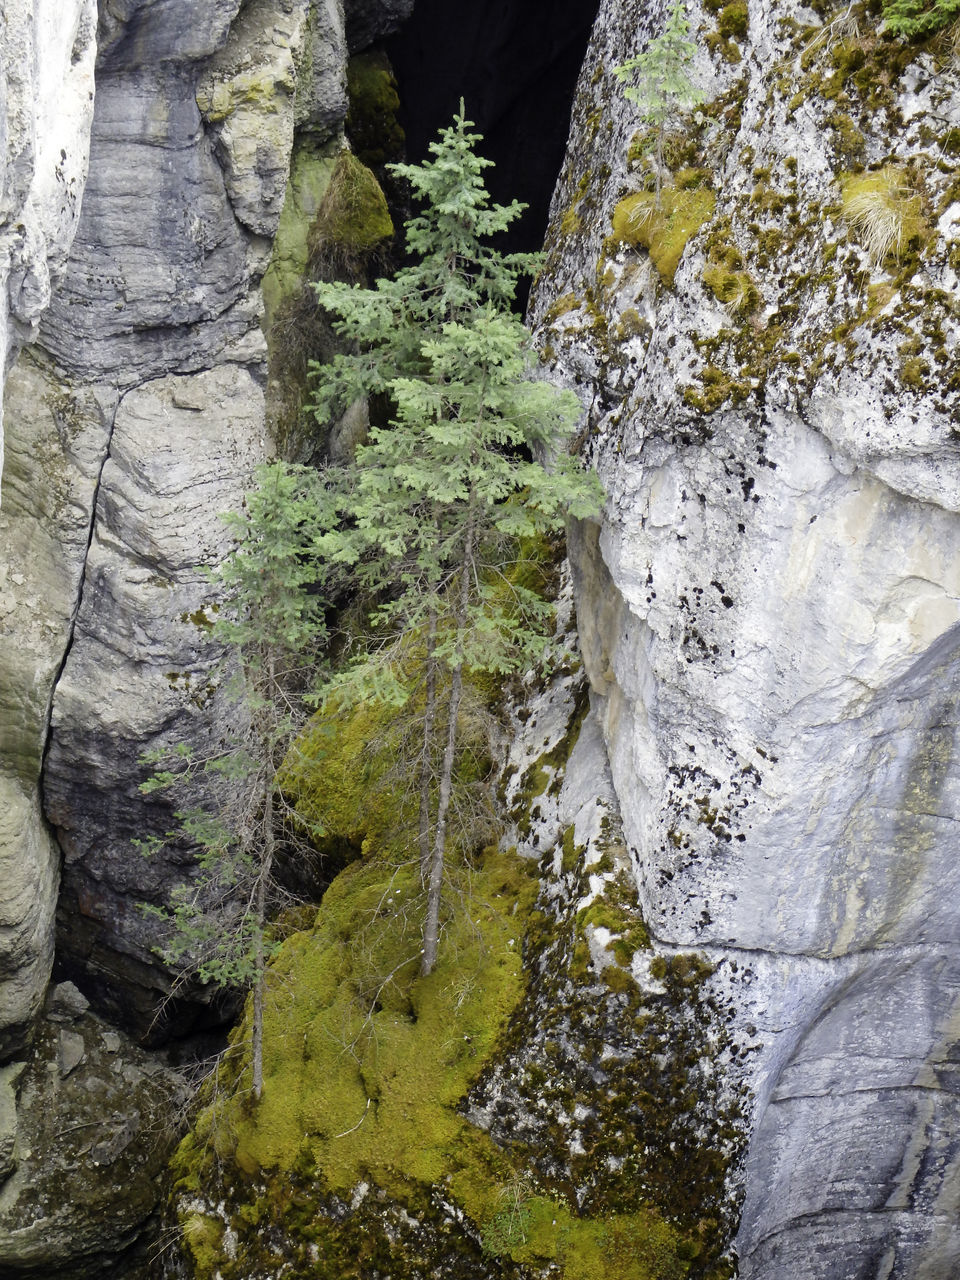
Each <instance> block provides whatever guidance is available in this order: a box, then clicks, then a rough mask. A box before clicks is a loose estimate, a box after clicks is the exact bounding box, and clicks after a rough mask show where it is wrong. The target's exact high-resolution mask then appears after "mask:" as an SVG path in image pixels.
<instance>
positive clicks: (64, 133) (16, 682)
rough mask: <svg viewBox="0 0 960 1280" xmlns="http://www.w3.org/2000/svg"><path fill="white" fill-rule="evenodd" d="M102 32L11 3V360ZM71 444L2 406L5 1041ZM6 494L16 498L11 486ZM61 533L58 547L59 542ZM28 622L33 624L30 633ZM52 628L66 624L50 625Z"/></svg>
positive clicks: (33, 927)
mask: <svg viewBox="0 0 960 1280" xmlns="http://www.w3.org/2000/svg"><path fill="white" fill-rule="evenodd" d="M95 36H96V7H95V5H94V3H93V0H75V2H70V3H63V4H61V3H59V2H58V0H50V2H48V3H42V2H40V0H37V2H36V3H33V4H28V3H18V4H10V5H8V6H7V7H6V9H5V10H4V36H3V38H4V57H3V74H2V77H0V89H2V99H0V151H2V154H3V162H4V183H3V197H2V202H0V286H2V287H0V348H2V354H3V361H4V365H3V367H4V369H5V368H6V367H7V366H8V365H9V363H10V362H11V361H12V359H13V358H15V356H16V353H17V351H18V349H19V348H20V346H21V345H22V344H23V343H24V342H25V341H27V340H29V339H30V338H31V337H33V336H35V332H36V327H37V324H38V322H39V320H40V316H41V314H42V313H43V310H44V308H45V307H46V306H47V305H48V304H49V302H50V297H51V281H52V280H55V279H56V278H57V276H58V274H59V273H60V272H61V271H62V269H63V265H64V262H65V259H66V256H67V253H68V250H69V248H70V244H71V241H72V238H73V235H74V232H75V230H76V223H77V218H78V215H79V211H80V202H81V198H82V195H83V189H84V184H85V182H86V177H87V155H88V151H89V141H90V125H91V120H92V117H93V101H94V82H93V61H94V56H95V52H96V39H95ZM14 412H15V411H14ZM64 448H66V449H69V450H71V451H72V449H73V441H70V442H69V443H67V442H66V441H65V440H64V442H63V444H60V443H58V441H57V439H56V433H55V431H54V433H53V438H52V439H51V438H50V437H49V436H47V437H45V438H44V439H43V440H42V441H40V440H37V441H36V444H35V447H26V448H23V447H20V446H18V445H17V443H16V442H14V444H13V446H12V447H10V448H9V449H8V454H7V458H6V461H4V439H3V427H2V418H0V468H2V470H3V473H4V481H3V487H4V489H5V490H7V491H8V492H11V493H14V494H16V493H19V494H20V495H21V497H22V498H23V499H24V500H25V502H26V508H27V510H29V511H30V512H31V515H30V517H29V519H30V520H31V522H32V523H31V527H30V529H29V531H28V532H27V534H26V537H25V538H21V537H19V536H18V535H17V533H16V532H15V531H14V530H13V529H12V528H11V525H10V522H9V517H8V511H9V508H10V504H7V508H6V510H5V511H4V513H3V515H2V516H0V537H2V539H3V552H4V554H3V563H2V565H0V634H2V635H3V637H4V640H3V646H2V649H0V757H2V764H0V870H2V876H0V878H2V880H3V883H4V886H5V889H4V900H3V904H2V906H0V926H2V940H0V975H2V976H0V989H2V992H3V995H2V1005H3V1013H2V1015H0V1054H2V1053H3V1051H4V1050H5V1049H8V1048H9V1047H11V1045H15V1044H16V1043H18V1042H19V1038H20V1037H21V1036H22V1033H23V1030H24V1028H25V1027H26V1026H27V1025H29V1021H30V1019H31V1018H32V1016H33V1015H34V1014H35V1013H36V1010H37V1007H38V1003H39V1000H40V999H41V997H42V994H43V989H44V986H45V984H46V980H47V976H48V974H49V970H50V962H51V959H52V953H53V928H52V925H53V910H54V905H55V895H56V867H57V854H56V850H55V848H54V847H53V845H52V843H51V841H50V839H49V837H48V836H47V834H46V832H45V830H44V828H43V824H42V821H41V819H40V816H39V804H38V799H37V794H36V780H37V777H38V773H39V767H40V756H41V753H42V750H43V744H44V738H45V728H44V721H45V717H46V712H47V705H48V702H49V697H50V692H51V677H52V674H53V671H54V670H55V667H56V661H57V659H54V661H53V664H52V666H51V664H50V663H49V662H47V661H46V660H45V658H44V656H43V655H44V653H45V651H46V650H48V649H51V648H56V646H57V644H58V643H59V646H60V652H61V653H62V646H63V643H64V640H65V635H66V631H67V625H66V622H65V618H64V616H63V614H64V606H65V604H66V603H67V601H68V600H69V598H70V597H71V596H72V594H73V590H74V585H73V582H72V579H74V578H75V576H76V573H77V572H78V571H79V567H80V565H81V564H82V552H81V558H80V561H79V562H78V561H77V553H78V550H79V546H78V544H81V543H85V540H86V524H87V516H86V514H85V512H84V510H83V507H84V503H85V501H89V482H90V480H91V478H92V474H93V470H95V468H93V463H92V459H91V458H90V457H89V456H87V453H86V450H85V448H84V446H83V445H82V444H81V445H80V447H79V449H78V451H77V455H76V458H77V467H76V471H75V478H76V488H75V490H74V485H73V484H72V483H71V482H70V481H68V480H66V478H65V477H63V476H62V474H56V475H53V476H51V477H49V478H48V477H47V476H46V475H45V474H43V457H44V456H46V457H47V459H48V460H52V458H53V457H54V456H56V455H58V454H59V453H61V452H62V450H63V449H64ZM80 455H84V456H83V457H82V458H81V457H80ZM85 489H86V490H87V497H86V499H85V498H84V496H83V494H84V490H85ZM11 501H12V503H13V504H14V505H15V503H16V499H15V498H14V499H12V500H11ZM38 508H39V509H38ZM61 515H62V516H63V519H62V521H61V519H60V517H61ZM61 525H62V528H61ZM61 532H62V538H63V543H62V549H60V546H59V545H58V544H59V540H60V536H61ZM38 544H39V545H38ZM41 548H42V549H41ZM51 550H52V554H53V556H54V558H55V560H56V569H55V571H54V572H52V573H51V574H50V575H46V576H45V575H43V574H41V575H40V578H39V580H35V581H31V582H28V581H27V574H28V572H29V565H28V564H27V563H25V562H24V560H25V559H26V560H27V561H29V560H30V559H31V558H32V557H33V555H34V554H39V555H40V556H41V557H43V556H45V555H48V554H50V553H51ZM31 576H32V575H31ZM48 609H49V612H48ZM67 612H69V609H68V610H67ZM21 627H25V629H26V635H23V637H22V638H21V630H20V629H21ZM55 633H59V635H58V637H56V638H55ZM38 655H39V660H38ZM38 668H39V671H40V672H41V674H39V678H37V674H38ZM10 1026H12V1027H14V1028H15V1029H16V1030H15V1031H14V1033H13V1037H12V1039H11V1040H9V1041H6V1040H5V1028H7V1027H10Z"/></svg>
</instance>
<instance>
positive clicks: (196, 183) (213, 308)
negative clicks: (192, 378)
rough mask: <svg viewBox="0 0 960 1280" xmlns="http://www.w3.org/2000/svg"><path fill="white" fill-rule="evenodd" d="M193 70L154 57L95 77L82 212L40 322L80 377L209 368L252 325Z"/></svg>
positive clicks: (240, 254)
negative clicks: (94, 105) (68, 256)
mask: <svg viewBox="0 0 960 1280" xmlns="http://www.w3.org/2000/svg"><path fill="white" fill-rule="evenodd" d="M197 75H198V73H197V72H196V71H195V72H193V74H191V72H190V65H189V64H188V66H187V67H186V68H183V67H181V66H179V65H177V64H175V63H163V64H161V65H159V66H156V65H153V64H152V63H149V62H148V63H147V64H146V65H145V66H142V67H140V66H137V67H136V68H134V69H130V70H126V69H125V70H123V71H122V72H121V71H117V72H115V73H113V74H104V75H102V76H101V78H100V80H99V82H98V86H97V113H96V120H95V122H94V130H93V138H92V141H91V159H90V177H89V179H88V183H87V190H86V193H85V194H86V198H85V200H84V205H83V213H82V216H81V219H80V225H79V227H78V230H77V235H76V237H75V240H74V245H73V252H72V255H71V262H70V267H69V270H68V272H67V275H66V278H65V280H64V283H63V286H62V287H61V289H60V290H58V293H57V296H56V298H55V299H54V301H53V304H52V305H51V307H50V309H49V310H48V312H47V313H46V316H45V318H44V321H43V325H42V341H43V345H44V347H45V348H46V349H47V350H48V351H49V352H50V353H51V355H52V356H53V357H54V359H55V360H56V362H57V364H58V365H60V366H61V367H62V368H64V369H66V370H68V371H69V372H71V373H73V374H75V375H76V376H78V377H87V378H93V379H96V380H98V381H99V380H110V381H113V382H115V383H117V384H119V385H121V386H130V385H132V384H135V383H136V382H139V381H142V380H143V379H145V378H149V377H153V376H156V375H157V374H159V373H162V372H166V371H167V370H170V369H177V368H181V367H184V368H187V369H197V368H202V367H204V366H205V365H209V364H210V363H212V362H213V360H214V359H215V357H216V355H217V353H218V352H219V351H221V350H222V348H223V347H224V345H225V344H226V343H227V342H228V341H230V340H231V339H235V338H237V337H239V336H240V335H242V334H243V333H245V332H246V331H247V330H248V329H249V328H250V327H251V325H252V324H254V323H255V322H256V305H255V303H254V302H253V301H252V300H251V299H250V298H249V292H250V279H249V275H248V271H247V255H246V242H245V238H244V236H243V234H242V232H241V230H240V228H239V226H238V225H237V222H236V219H235V218H234V216H233V213H232V211H231V208H230V203H229V201H228V199H227V195H226V191H225V188H224V178H223V173H222V172H221V169H220V166H219V165H218V164H217V161H216V158H215V156H214V155H213V150H212V145H211V141H210V139H209V138H208V137H207V135H206V133H205V132H204V129H203V126H202V121H201V117H200V111H199V109H198V107H197V103H196V98H195V85H196V79H197Z"/></svg>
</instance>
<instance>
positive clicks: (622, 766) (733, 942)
mask: <svg viewBox="0 0 960 1280" xmlns="http://www.w3.org/2000/svg"><path fill="white" fill-rule="evenodd" d="M729 8H730V13H729V14H728V12H727V10H724V11H723V14H722V15H721V16H720V18H719V19H718V18H717V17H716V15H715V14H714V13H713V11H712V10H710V11H706V12H705V11H702V10H700V9H694V11H693V14H692V24H693V27H694V29H695V30H696V31H697V33H698V34H697V45H698V53H697V57H696V61H695V65H694V68H693V73H694V75H695V78H696V79H697V80H698V82H699V84H700V85H701V86H702V87H703V89H704V93H705V102H704V105H703V106H702V107H701V108H700V109H699V111H698V112H697V113H696V114H695V115H688V116H687V117H686V118H685V119H683V120H682V121H681V122H679V123H678V125H677V128H676V130H675V132H674V133H673V134H672V136H671V137H670V138H669V139H668V146H667V149H666V151H667V156H668V160H670V162H671V165H672V172H670V173H667V174H664V175H662V183H663V196H662V205H661V208H660V209H658V208H657V205H656V197H655V196H654V195H653V193H652V190H651V192H650V194H648V195H645V194H643V192H644V185H645V184H644V178H643V174H642V172H641V168H642V165H643V163H644V162H643V159H642V156H643V154H644V148H643V145H642V143H643V134H642V130H643V122H642V121H641V120H639V119H638V117H637V115H636V113H635V111H634V109H633V108H632V107H631V105H630V104H629V103H627V102H626V101H625V100H624V98H623V96H622V92H621V90H620V89H619V88H618V86H617V85H616V84H615V83H613V82H612V80H611V78H610V76H609V68H610V67H611V66H613V65H616V64H617V63H618V62H622V61H623V60H624V59H625V58H626V57H628V56H630V55H631V54H633V53H636V52H638V51H639V50H640V49H641V48H642V46H643V41H644V37H645V33H650V32H651V31H652V30H654V29H655V17H656V15H655V14H654V13H653V11H652V9H651V10H649V11H648V10H647V9H646V7H645V6H644V5H642V4H637V3H633V4H627V5H623V4H619V3H617V4H613V3H609V4H605V5H603V6H602V9H601V15H600V18H599V20H598V24H597V28H596V31H595V42H594V46H593V49H592V52H591V54H590V55H589V56H588V59H587V64H586V66H585V69H584V72H583V78H582V81H581V93H580V97H579V99H578V104H577V107H576V109H575V117H574V128H573V134H572V138H571V145H570V150H569V153H568V161H567V168H566V171H565V174H564V177H563V179H562V181H561V185H560V188H559V190H558V193H557V197H556V200H555V205H554V221H553V231H552V240H551V244H550V260H549V262H548V268H547V271H546V272H545V277H544V278H545V280H546V281H547V285H546V287H541V289H540V292H539V295H538V298H537V300H536V306H535V315H536V319H537V321H538V323H539V328H540V333H541V337H542V341H543V343H544V354H545V359H546V360H547V362H548V364H549V365H550V366H551V367H552V368H553V371H554V372H553V375H552V376H554V377H556V378H558V379H560V380H562V381H564V382H567V383H569V384H571V385H577V386H579V387H580V389H581V390H582V392H583V393H584V398H585V400H586V402H587V403H588V406H589V418H588V432H587V434H586V435H585V437H584V438H585V439H589V441H590V445H589V451H590V453H591V454H592V455H593V456H594V457H595V459H596V461H597V464H598V466H599V469H600V472H601V475H602V477H603V479H604V481H605V484H606V488H607V492H608V504H607V510H606V515H605V518H604V521H603V524H602V528H601V529H600V530H599V536H598V533H597V530H596V529H583V530H580V531H578V533H577V536H576V538H575V539H574V540H573V545H572V555H573V559H574V564H575V569H576V574H577V585H578V602H577V609H578V620H579V625H580V630H581V638H582V642H583V646H584V653H585V660H586V662H587V666H588V670H589V673H590V678H591V684H592V688H593V690H594V695H595V698H597V699H599V706H600V707H601V713H600V714H601V721H602V724H603V732H604V737H605V741H606V744H607V749H608V752H609V758H610V763H611V769H612V775H613V780H614V787H615V791H616V795H617V799H618V801H619V805H620V810H621V813H622V819H623V824H624V831H625V834H626V838H627V840H628V843H629V845H630V848H631V851H632V854H633V861H634V867H635V872H636V877H637V883H638V885H639V889H640V898H641V904H642V907H643V912H644V917H645V920H646V921H647V923H648V925H649V928H650V930H651V933H652V935H653V936H654V938H655V939H656V940H658V942H659V943H660V944H662V945H666V946H672V947H688V948H696V949H699V950H701V951H703V952H704V953H705V954H706V955H707V956H709V957H710V959H711V960H712V961H714V962H716V961H717V960H718V959H720V958H723V959H725V960H727V961H734V962H736V964H737V965H738V967H739V969H740V971H741V974H743V973H746V974H747V975H748V977H749V981H748V982H747V983H746V984H745V986H744V987H743V988H742V989H741V990H740V991H739V992H738V994H737V996H736V1003H737V1005H738V1006H739V1012H738V1017H737V1023H736V1031H735V1034H736V1036H737V1038H738V1039H739V1040H740V1041H741V1042H742V1043H746V1044H749V1045H750V1046H751V1047H752V1048H753V1049H755V1053H754V1055H753V1067H752V1082H751V1083H752V1087H753V1090H754V1093H755V1103H754V1106H755V1111H754V1120H753V1127H754V1131H753V1137H752V1142H751V1146H750V1150H749V1155H748V1157H747V1161H746V1168H745V1173H746V1199H745V1205H744V1210H743V1218H742V1224H741V1228H740V1233H739V1237H738V1249H739V1253H740V1257H741V1275H743V1276H745V1277H752V1278H755V1280H782V1278H783V1277H785V1276H790V1277H792V1278H793V1277H796V1278H797V1280H814V1278H815V1280H841V1278H842V1280H856V1278H859V1277H862V1278H863V1280H867V1277H870V1278H871V1280H872V1278H873V1277H877V1276H882V1277H884V1278H888V1277H917V1278H919V1277H933V1276H945V1275H949V1274H954V1272H955V1271H956V1270H957V1267H958V1265H960V1232H958V1228H957V1218H956V1212H955V1206H956V1198H957V1187H958V1185H960V1183H958V1179H960V1142H958V1138H957V1134H958V1132H960V1129H958V1124H957V1121H958V1113H957V1101H956V1098H957V1092H956V1090H957V1086H956V1066H955V1063H956V1060H957V1054H958V1043H960V1032H958V1024H957V1011H958V995H960V987H958V978H960V945H958V944H960V918H958V913H957V908H956V905H955V904H956V902H957V888H958V886H957V877H958V872H957V861H956V856H955V853H956V832H957V821H958V816H960V761H958V756H957V752H956V747H955V735H956V726H955V720H956V715H955V710H954V709H955V706H956V702H957V698H958V693H960V558H958V555H957V547H958V534H960V521H958V513H960V501H958V499H960V493H958V476H960V469H958V462H960V447H958V446H960V438H958V435H957V431H956V426H955V423H956V421H957V408H958V392H957V387H958V381H960V379H958V373H957V370H958V362H957V349H956V302H955V291H956V287H957V274H956V270H955V262H956V252H957V250H956V244H955V239H954V236H955V228H956V225H957V220H958V219H960V204H958V203H957V195H956V185H955V183H956V167H955V165H954V163H953V160H952V158H951V156H952V153H950V154H949V155H945V154H944V153H943V150H942V148H941V146H940V137H941V135H942V133H943V131H944V130H945V129H947V128H950V127H954V126H955V125H956V123H957V121H958V119H960V84H958V80H957V75H956V70H955V68H954V67H953V66H952V64H950V63H949V62H940V61H938V60H937V58H936V55H935V53H934V52H931V51H927V52H922V53H921V52H917V51H915V50H914V51H911V50H909V49H905V48H904V47H903V46H902V45H900V44H898V43H897V42H896V41H895V40H894V39H893V38H892V37H890V36H889V35H887V36H884V37H879V38H878V37H877V35H876V34H875V32H874V29H873V26H872V19H864V18H860V19H859V21H860V25H859V26H857V25H856V21H855V20H853V19H850V20H849V21H848V23H847V24H846V25H844V24H842V23H839V22H838V23H834V24H832V25H830V26H824V25H822V24H821V23H820V22H819V20H815V19H814V17H813V15H812V14H811V12H810V11H809V10H800V9H794V7H793V6H790V5H780V6H777V9H776V15H775V16H774V15H772V14H771V11H770V10H769V8H768V7H765V6H761V5H759V4H753V3H750V4H749V5H748V6H746V9H745V11H744V12H742V13H740V12H739V11H738V15H735V16H737V21H736V22H733V17H732V16H731V14H732V11H733V9H734V6H730V7H729ZM741 8H742V7H741ZM848 17H849V15H848ZM718 22H719V28H718ZM804 24H808V25H804ZM821 91H822V92H821ZM868 104H869V105H868ZM635 134H639V135H640V136H639V137H638V138H636V139H635V144H634V146H633V148H632V150H631V139H632V138H634V135H635ZM647 141H648V142H649V141H650V139H649V135H648V137H647ZM648 152H649V148H648ZM864 165H873V170H872V171H868V173H867V176H866V177H863V175H862V174H861V173H859V172H854V170H858V171H859V170H861V169H862V167H863V166H864ZM680 170H682V172H678V171H680ZM651 186H652V183H651ZM858 191H859V192H861V193H862V192H864V191H866V192H867V193H868V204H869V203H870V199H871V195H870V193H872V201H873V207H874V208H880V209H885V210H887V211H888V216H889V217H890V218H891V219H892V225H893V243H894V252H892V253H887V254H884V252H883V248H882V246H881V247H880V248H879V249H878V248H877V247H876V246H873V248H872V249H871V246H870V245H869V244H868V243H867V241H866V238H865V230H864V223H863V221H862V220H861V219H860V218H859V216H858V214H857V206H856V204H855V202H854V201H853V200H852V196H853V195H854V194H856V193H857V192H858ZM663 210H666V212H663ZM678 228H679V229H678ZM612 232H615V234H614V235H613V237H612V239H608V237H610V236H611V233H612ZM898 235H899V242H897V236H898Z"/></svg>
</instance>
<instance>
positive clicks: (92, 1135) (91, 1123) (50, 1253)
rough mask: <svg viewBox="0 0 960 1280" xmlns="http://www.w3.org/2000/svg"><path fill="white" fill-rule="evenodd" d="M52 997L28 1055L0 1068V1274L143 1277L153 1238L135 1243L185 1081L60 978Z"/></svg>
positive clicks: (152, 1267)
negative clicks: (89, 1008)
mask: <svg viewBox="0 0 960 1280" xmlns="http://www.w3.org/2000/svg"><path fill="white" fill-rule="evenodd" d="M51 997H52V999H51V1003H50V1007H49V1008H48V1010H47V1016H46V1017H44V1018H42V1019H41V1020H40V1022H39V1024H38V1028H37V1035H36V1039H35V1043H34V1047H33V1052H32V1054H31V1058H30V1061H29V1063H24V1062H18V1063H14V1064H12V1065H10V1066H8V1067H4V1068H0V1172H2V1175H3V1177H4V1179H5V1181H4V1182H3V1185H2V1188H0V1272H2V1274H3V1275H4V1276H5V1277H7V1278H8V1280H35V1277H38V1276H56V1277H57V1278H58V1280H87V1278H88V1277H91V1276H102V1277H122V1278H123V1280H150V1278H151V1277H152V1276H155V1275H156V1274H157V1272H156V1253H157V1247H158V1246H157V1245H156V1243H155V1242H153V1241H151V1242H150V1243H149V1244H148V1245H147V1246H146V1247H143V1246H142V1245H141V1244H140V1243H138V1241H139V1237H140V1236H141V1233H142V1230H143V1226H144V1223H145V1222H146V1221H147V1220H148V1219H149V1218H150V1216H151V1214H153V1213H154V1212H155V1210H156V1207H157V1202H158V1199H159V1195H160V1176H161V1173H162V1170H163V1166H164V1162H165V1160H166V1158H167V1156H168V1154H169V1151H170V1149H171V1145H172V1143H173V1142H174V1140H175V1138H176V1121H177V1116H178V1115H179V1113H180V1111H181V1108H182V1107H183V1106H184V1105H185V1103H186V1098H187V1089H186V1086H185V1082H184V1080H183V1079H182V1078H181V1077H180V1076H179V1075H178V1074H177V1073H175V1072H173V1071H170V1070H169V1069H168V1068H166V1067H165V1066H164V1065H163V1064H162V1063H160V1062H158V1061H157V1060H155V1059H154V1058H152V1057H151V1056H150V1055H149V1054H147V1053H145V1052H144V1051H143V1050H141V1049H139V1048H138V1047H137V1046H136V1045H135V1044H133V1043H131V1042H130V1041H129V1040H128V1039H127V1038H126V1037H125V1036H123V1035H122V1034H120V1033H119V1032H117V1031H114V1030H113V1029H112V1028H111V1027H110V1026H109V1025H108V1024H106V1023H104V1022H102V1021H101V1020H100V1019H99V1018H97V1017H96V1016H94V1015H93V1014H92V1013H89V1012H86V1011H85V1010H84V1005H85V1003H86V1002H85V1001H84V1000H83V998H82V997H81V996H80V994H79V992H78V991H76V989H75V988H74V989H72V990H71V989H70V984H69V983H64V984H62V985H61V986H59V987H55V988H53V989H52V991H51ZM4 1165H6V1167H4Z"/></svg>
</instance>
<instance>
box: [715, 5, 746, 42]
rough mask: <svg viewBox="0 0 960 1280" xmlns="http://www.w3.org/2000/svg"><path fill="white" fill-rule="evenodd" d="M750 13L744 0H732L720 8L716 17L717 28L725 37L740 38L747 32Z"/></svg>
mask: <svg viewBox="0 0 960 1280" xmlns="http://www.w3.org/2000/svg"><path fill="white" fill-rule="evenodd" d="M749 24H750V15H749V13H748V11H747V6H746V3H745V0H733V3H732V4H726V5H724V6H723V8H722V9H721V10H720V14H719V17H718V18H717V29H718V30H719V32H720V34H721V35H722V36H725V37H726V38H727V39H734V40H742V39H743V38H744V36H745V35H746V34H747V28H748V26H749Z"/></svg>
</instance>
